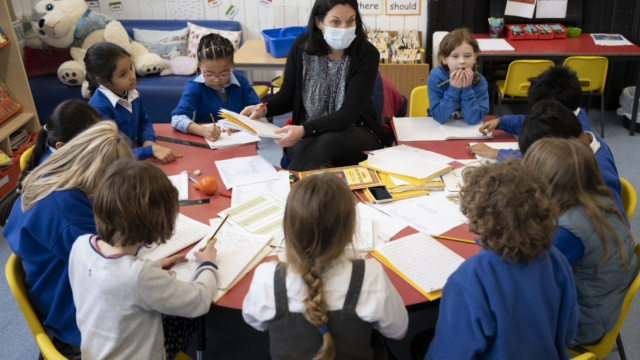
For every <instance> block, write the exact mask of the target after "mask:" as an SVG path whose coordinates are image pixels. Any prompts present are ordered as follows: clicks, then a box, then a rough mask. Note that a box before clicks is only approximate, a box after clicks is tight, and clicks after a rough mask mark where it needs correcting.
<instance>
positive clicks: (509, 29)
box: [505, 24, 524, 40]
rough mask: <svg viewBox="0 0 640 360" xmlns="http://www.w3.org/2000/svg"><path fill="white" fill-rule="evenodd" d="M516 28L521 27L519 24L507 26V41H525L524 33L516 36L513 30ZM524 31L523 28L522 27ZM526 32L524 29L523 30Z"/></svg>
mask: <svg viewBox="0 0 640 360" xmlns="http://www.w3.org/2000/svg"><path fill="white" fill-rule="evenodd" d="M514 26H519V25H518V24H508V25H505V33H506V35H507V39H509V40H524V32H522V34H519V35H516V34H515V33H514V32H513V30H514ZM520 29H522V27H520ZM522 30H523V31H524V29H522Z"/></svg>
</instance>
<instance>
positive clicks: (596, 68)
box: [563, 56, 609, 92]
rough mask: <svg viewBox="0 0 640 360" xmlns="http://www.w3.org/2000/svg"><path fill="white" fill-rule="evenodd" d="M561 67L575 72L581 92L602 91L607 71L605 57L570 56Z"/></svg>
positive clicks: (607, 61) (607, 62)
mask: <svg viewBox="0 0 640 360" xmlns="http://www.w3.org/2000/svg"><path fill="white" fill-rule="evenodd" d="M563 65H566V66H568V67H570V68H572V69H573V70H575V71H576V73H577V74H578V80H580V86H582V91H589V92H591V91H597V92H603V91H604V84H605V83H606V82H607V70H608V69H609V59H607V58H606V57H603V56H570V57H568V58H566V59H565V60H564V63H563Z"/></svg>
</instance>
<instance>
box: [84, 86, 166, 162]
mask: <svg viewBox="0 0 640 360" xmlns="http://www.w3.org/2000/svg"><path fill="white" fill-rule="evenodd" d="M136 93H137V91H136ZM89 105H91V106H93V107H94V108H96V110H98V113H99V114H100V116H102V118H103V119H104V120H113V121H115V122H116V124H118V130H120V131H121V132H122V133H123V134H125V135H126V136H127V137H128V138H129V140H131V145H132V146H135V145H136V144H138V145H142V144H144V142H145V141H155V140H156V135H155V132H154V131H153V124H152V123H151V118H150V117H149V115H147V112H146V111H145V109H144V105H143V104H142V99H141V98H140V96H139V95H138V97H136V98H135V99H134V100H133V101H132V102H131V107H132V111H129V110H127V109H126V108H125V107H124V106H122V105H120V104H119V103H118V104H116V105H115V106H113V104H112V103H111V101H110V100H109V98H107V96H106V95H105V94H103V93H102V91H100V89H98V90H96V92H95V93H94V94H93V96H92V97H91V100H89ZM131 152H132V153H133V155H134V156H135V157H137V158H138V159H140V160H144V159H146V158H148V157H151V156H153V151H152V149H151V146H143V147H138V148H134V149H132V150H131Z"/></svg>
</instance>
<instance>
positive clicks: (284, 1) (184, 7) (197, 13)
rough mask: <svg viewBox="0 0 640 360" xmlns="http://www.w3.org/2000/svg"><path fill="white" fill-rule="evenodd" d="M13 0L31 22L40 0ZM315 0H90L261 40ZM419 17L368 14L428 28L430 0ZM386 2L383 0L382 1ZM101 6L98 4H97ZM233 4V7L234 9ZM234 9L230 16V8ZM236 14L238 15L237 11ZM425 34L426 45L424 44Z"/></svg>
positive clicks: (127, 12)
mask: <svg viewBox="0 0 640 360" xmlns="http://www.w3.org/2000/svg"><path fill="white" fill-rule="evenodd" d="M10 1H13V3H14V7H15V11H16V15H17V16H18V17H22V18H23V20H24V21H29V19H30V16H31V7H32V6H33V4H34V3H36V2H38V1H39V0H10ZM313 1H314V0H118V2H120V3H121V6H122V8H121V9H117V8H116V9H113V8H112V7H111V6H110V4H109V3H110V2H111V3H113V2H114V1H110V0H97V1H88V2H87V3H88V4H90V7H91V9H92V10H96V11H100V12H101V13H103V14H106V15H109V16H112V17H113V18H115V19H120V20H134V19H154V20H164V19H194V20H195V19H206V20H235V21H238V22H240V23H241V24H242V31H243V38H244V39H245V40H259V39H261V37H260V31H261V30H263V29H273V28H280V27H286V26H295V25H306V24H307V21H308V18H309V13H310V12H311V7H312V5H313ZM420 1H421V6H422V11H421V15H420V16H386V15H366V16H363V21H364V23H365V25H366V26H368V27H372V28H378V29H381V30H400V29H405V28H406V29H418V30H421V31H422V33H423V34H425V33H426V29H427V0H420ZM383 3H384V0H383ZM96 4H97V5H98V6H97V7H96V6H95V5H96ZM231 7H233V8H231ZM230 8H231V11H230V14H232V15H233V17H232V18H230V17H229V16H228V15H227V11H229V9H230ZM234 13H235V14H234ZM424 42H425V39H424V36H423V46H424ZM277 75H279V74H277V73H276V72H274V71H255V72H254V80H255V81H270V80H271V79H273V78H274V77H276V76H277Z"/></svg>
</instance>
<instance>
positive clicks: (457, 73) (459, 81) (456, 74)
mask: <svg viewBox="0 0 640 360" xmlns="http://www.w3.org/2000/svg"><path fill="white" fill-rule="evenodd" d="M449 79H450V80H449V83H450V84H451V86H453V87H454V88H458V89H460V88H462V87H463V85H464V70H454V71H453V72H452V73H451V75H450V76H449Z"/></svg>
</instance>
